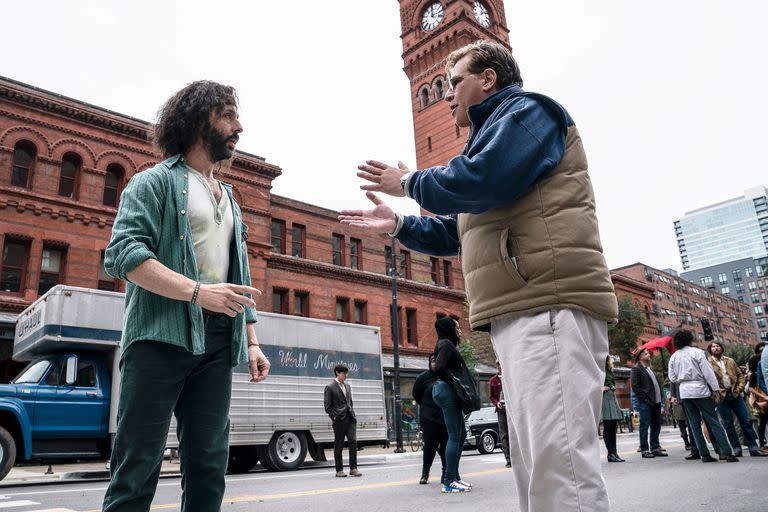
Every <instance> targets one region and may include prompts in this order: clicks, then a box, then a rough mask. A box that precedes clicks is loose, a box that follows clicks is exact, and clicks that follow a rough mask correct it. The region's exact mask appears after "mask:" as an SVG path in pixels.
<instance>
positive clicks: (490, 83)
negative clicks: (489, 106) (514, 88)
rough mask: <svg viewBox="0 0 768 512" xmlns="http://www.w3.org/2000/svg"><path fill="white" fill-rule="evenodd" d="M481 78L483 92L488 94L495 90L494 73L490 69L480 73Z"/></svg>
mask: <svg viewBox="0 0 768 512" xmlns="http://www.w3.org/2000/svg"><path fill="white" fill-rule="evenodd" d="M481 76H482V77H483V91H485V92H489V91H493V90H494V89H496V71H494V70H493V69H491V68H487V69H485V70H484V71H483V72H482V75H481Z"/></svg>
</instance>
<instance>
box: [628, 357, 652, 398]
mask: <svg viewBox="0 0 768 512" xmlns="http://www.w3.org/2000/svg"><path fill="white" fill-rule="evenodd" d="M639 364H640V363H637V364H636V365H635V366H633V367H632V372H631V374H630V376H631V380H632V390H633V391H634V392H635V397H636V398H637V403H638V404H640V403H643V402H647V401H648V395H646V393H645V390H644V389H643V388H642V385H641V383H640V381H641V378H640V371H641V370H640V368H639V367H638V365H639Z"/></svg>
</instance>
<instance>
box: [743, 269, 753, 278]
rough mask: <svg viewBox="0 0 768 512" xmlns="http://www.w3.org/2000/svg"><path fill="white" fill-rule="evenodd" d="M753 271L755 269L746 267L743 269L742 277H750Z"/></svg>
mask: <svg viewBox="0 0 768 512" xmlns="http://www.w3.org/2000/svg"><path fill="white" fill-rule="evenodd" d="M754 273H755V269H753V268H752V267H747V268H745V269H744V277H752V276H753V275H754Z"/></svg>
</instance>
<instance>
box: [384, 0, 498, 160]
mask: <svg viewBox="0 0 768 512" xmlns="http://www.w3.org/2000/svg"><path fill="white" fill-rule="evenodd" d="M399 2H400V24H401V31H402V34H401V36H400V37H401V39H402V40H403V62H404V67H403V71H405V74H406V75H407V76H408V79H409V80H410V82H411V107H412V109H413V128H414V135H415V138H416V166H417V168H418V169H424V168H427V167H431V166H433V165H445V164H446V163H448V160H450V159H451V158H452V157H454V156H456V155H458V154H459V153H461V150H462V148H463V147H464V143H465V142H466V137H467V129H466V128H462V129H459V128H458V127H457V126H456V125H455V124H454V122H453V117H452V116H451V111H450V108H449V107H448V104H447V103H446V102H445V101H444V97H445V93H446V91H447V88H448V80H447V79H446V77H445V59H446V57H448V54H450V53H451V52H452V51H453V50H455V49H457V48H460V47H462V46H464V45H466V44H468V43H471V42H473V41H476V40H478V39H492V40H495V41H498V42H500V43H502V44H504V45H506V46H509V30H508V29H507V26H506V23H507V22H506V18H505V16H504V2H503V0H399Z"/></svg>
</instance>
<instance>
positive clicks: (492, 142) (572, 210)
mask: <svg viewBox="0 0 768 512" xmlns="http://www.w3.org/2000/svg"><path fill="white" fill-rule="evenodd" d="M446 75H447V78H448V91H447V94H446V96H445V100H446V102H448V103H449V104H450V108H451V112H452V115H453V118H454V121H455V123H456V125H457V126H458V127H461V128H468V129H469V138H468V140H467V144H466V146H465V150H464V151H463V153H462V154H461V155H458V156H456V157H455V158H453V159H451V160H450V161H449V162H448V164H447V165H445V166H436V167H430V168H427V169H422V170H421V171H418V172H410V171H409V170H408V169H407V168H406V167H405V165H402V164H398V167H393V166H389V165H386V164H384V163H382V162H377V161H375V160H368V161H367V162H366V163H365V164H363V165H360V166H359V167H358V169H359V172H358V176H360V177H361V178H363V179H365V180H367V181H369V182H371V183H370V184H366V185H363V186H362V187H361V188H363V189H365V190H367V191H368V194H367V195H368V198H369V199H370V200H371V201H372V202H373V203H374V205H375V207H374V208H373V209H372V210H366V211H363V210H348V211H343V212H342V214H341V216H340V217H339V219H340V220H341V222H343V223H346V224H348V225H351V226H356V227H360V228H361V229H364V230H366V231H367V232H369V233H390V234H391V236H394V237H395V238H397V239H398V240H399V241H400V242H401V243H402V244H403V245H405V246H407V247H409V248H411V249H413V250H417V251H421V252H424V253H429V254H432V255H452V254H457V253H458V251H459V247H461V264H462V271H463V274H464V283H465V290H466V294H467V300H468V303H469V321H470V325H471V326H472V328H473V329H477V330H485V331H490V334H491V341H492V343H493V347H494V350H495V352H496V354H497V356H498V358H499V360H500V361H501V365H502V367H503V368H504V374H503V375H502V380H503V382H504V389H505V390H507V394H506V395H505V400H506V407H507V417H508V420H509V425H508V427H509V439H510V459H511V461H512V464H513V469H514V471H513V476H514V481H515V484H516V487H517V494H518V499H519V501H520V509H521V510H522V511H523V512H528V511H530V510H534V509H535V510H536V512H549V511H557V512H571V511H580V512H584V511H590V512H603V511H607V510H609V508H610V504H609V501H608V493H607V491H606V487H605V481H604V480H603V477H602V474H601V467H600V444H599V440H598V437H597V424H598V421H599V419H600V403H601V396H602V393H601V387H602V384H603V379H604V375H603V371H602V368H603V361H604V360H605V356H606V355H607V354H608V335H607V322H609V321H615V320H616V318H617V315H618V305H617V301H616V294H615V290H614V288H613V284H612V283H611V278H610V274H609V272H608V267H607V265H606V263H605V258H604V257H603V254H602V246H601V244H600V235H599V230H598V226H597V217H596V215H595V199H594V194H593V191H592V187H591V185H590V180H589V175H588V172H587V159H586V155H585V153H584V148H583V145H582V143H581V138H580V136H579V133H578V130H577V128H576V125H575V123H574V122H573V119H572V118H571V117H570V115H569V114H568V113H567V112H566V110H565V109H564V108H563V107H562V106H561V105H559V104H558V103H556V102H555V101H554V100H552V99H550V98H548V97H546V96H544V95H541V94H536V93H532V92H527V91H524V90H523V89H522V79H521V77H520V70H519V68H518V66H517V63H516V62H515V60H514V58H513V57H512V52H511V50H510V49H509V48H508V47H506V46H502V45H501V44H499V43H495V42H490V41H478V42H476V43H472V44H469V45H466V46H464V47H462V48H459V49H457V50H455V51H454V52H452V53H451V54H450V55H449V56H448V57H447V64H446ZM374 192H382V193H385V194H389V195H392V196H407V197H410V198H412V199H414V200H416V202H417V203H419V205H420V206H421V208H422V210H424V211H429V212H432V213H433V214H436V215H435V216H434V217H432V216H428V215H423V216H405V217H404V216H401V215H399V214H398V215H395V213H394V212H393V211H392V209H391V208H389V206H387V205H386V204H385V203H384V202H383V201H382V200H381V199H380V198H379V197H377V196H376V195H375V194H374ZM544 383H546V384H547V388H546V390H545V392H542V385H543V384H544ZM449 431H450V430H449Z"/></svg>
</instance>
